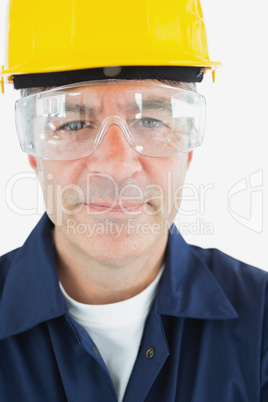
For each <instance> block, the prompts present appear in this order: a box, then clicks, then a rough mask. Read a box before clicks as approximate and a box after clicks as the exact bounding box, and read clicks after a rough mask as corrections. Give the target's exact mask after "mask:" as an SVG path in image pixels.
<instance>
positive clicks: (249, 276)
mask: <svg viewBox="0 0 268 402" xmlns="http://www.w3.org/2000/svg"><path fill="white" fill-rule="evenodd" d="M190 247H191V250H192V252H193V253H194V254H195V256H196V257H197V258H198V259H201V260H202V261H203V262H204V263H205V264H206V265H207V266H208V267H209V269H210V270H211V272H212V273H213V274H214V275H215V276H216V277H217V279H218V280H223V281H224V279H226V278H227V277H229V278H230V277H231V278H232V279H235V278H237V279H239V281H244V280H245V281H246V280H253V281H254V282H255V281H256V282H259V281H263V280H268V272H267V271H264V270H262V269H259V268H257V267H254V266H252V265H250V264H247V263H245V262H243V261H240V260H238V259H236V258H234V257H231V256H230V255H228V254H226V253H224V252H222V251H220V250H218V249H215V248H208V249H204V248H201V247H198V246H194V245H190Z"/></svg>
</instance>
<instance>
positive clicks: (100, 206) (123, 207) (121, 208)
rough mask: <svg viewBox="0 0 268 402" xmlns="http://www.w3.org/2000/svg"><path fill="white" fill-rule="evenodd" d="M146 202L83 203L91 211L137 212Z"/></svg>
mask: <svg viewBox="0 0 268 402" xmlns="http://www.w3.org/2000/svg"><path fill="white" fill-rule="evenodd" d="M145 204H147V203H146V202H144V203H140V204H117V205H114V204H109V203H85V204H84V205H85V206H86V207H88V208H90V210H92V211H99V212H101V211H102V212H104V211H106V212H116V213H120V212H121V213H124V212H136V211H137V212H138V211H140V210H141V209H142V207H143V206H144V205H145Z"/></svg>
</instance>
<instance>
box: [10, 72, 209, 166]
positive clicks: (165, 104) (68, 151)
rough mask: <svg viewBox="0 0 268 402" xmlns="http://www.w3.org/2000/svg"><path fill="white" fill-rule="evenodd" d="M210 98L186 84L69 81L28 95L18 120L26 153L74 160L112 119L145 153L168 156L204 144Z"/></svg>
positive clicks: (100, 138) (19, 108) (92, 148)
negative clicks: (207, 106)
mask: <svg viewBox="0 0 268 402" xmlns="http://www.w3.org/2000/svg"><path fill="white" fill-rule="evenodd" d="M205 109H206V107H205V99H204V97H203V96H202V95H199V94H197V93H194V92H190V91H185V90H183V89H181V88H176V87H170V86H166V85H162V84H155V83H147V82H146V83H145V82H138V81H135V82H133V81H128V82H125V81H116V80H115V81H108V82H107V81H101V82H87V83H82V84H76V85H69V86H65V87H61V88H57V89H55V90H50V91H46V92H41V93H37V94H35V95H31V96H28V97H26V98H22V99H21V100H19V101H17V103H16V125H17V131H18V136H19V139H20V144H21V147H22V149H23V150H24V151H25V152H28V153H30V154H32V155H35V156H37V157H40V158H44V159H53V160H71V159H79V158H83V157H86V156H88V155H90V154H91V153H93V152H94V151H95V150H96V149H97V148H98V146H99V145H100V143H101V142H102V141H103V138H104V137H105V134H106V132H107V130H108V129H109V127H110V126H111V125H112V124H116V125H117V126H120V128H121V129H122V132H123V133H124V134H125V136H126V139H127V140H128V142H129V144H130V145H131V146H132V147H133V149H135V150H136V151H137V152H139V153H140V154H142V155H147V156H156V157H167V156H173V155H179V154H182V153H186V152H189V151H190V150H192V149H193V148H195V147H196V146H198V145H200V144H201V142H202V139H203V134H204V129H205Z"/></svg>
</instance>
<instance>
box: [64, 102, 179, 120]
mask: <svg viewBox="0 0 268 402" xmlns="http://www.w3.org/2000/svg"><path fill="white" fill-rule="evenodd" d="M140 106H141V108H140ZM64 109H65V112H68V113H77V112H79V113H80V114H81V115H86V116H96V115H97V114H98V113H97V110H96V109H94V108H93V107H90V106H86V105H84V104H78V103H72V102H68V103H66V104H65V108H64ZM125 110H126V111H127V112H129V113H137V112H142V111H144V110H158V111H160V110H161V111H166V112H168V113H172V105H171V103H170V101H169V100H167V99H166V98H156V97H153V98H147V99H143V100H141V105H139V102H138V101H136V102H132V103H130V104H127V105H126V108H125Z"/></svg>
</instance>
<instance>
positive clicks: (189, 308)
mask: <svg viewBox="0 0 268 402" xmlns="http://www.w3.org/2000/svg"><path fill="white" fill-rule="evenodd" d="M52 229H53V224H52V222H51V221H50V219H49V218H48V216H47V214H44V215H43V217H42V219H41V220H40V222H39V223H38V224H37V226H36V227H35V228H34V230H33V231H32V233H31V234H30V236H29V237H28V239H27V240H26V242H25V244H24V245H23V246H22V247H21V248H20V249H18V250H16V251H13V252H12V253H11V254H13V259H12V261H11V263H10V266H9V267H8V272H7V274H6V280H5V284H4V288H3V290H2V298H1V302H0V339H3V338H6V337H8V336H12V335H16V334H19V333H22V332H24V331H27V330H28V329H31V328H33V327H35V326H36V325H38V324H40V323H42V322H46V321H48V320H51V319H54V318H57V317H59V316H62V315H64V314H66V313H67V312H68V309H67V306H66V304H65V301H64V298H63V296H62V294H61V291H60V288H59V278H58V273H57V267H56V258H55V250H54V246H53V237H52ZM11 254H10V256H6V258H11V257H12V255H11ZM156 308H157V309H158V311H159V313H160V314H165V315H172V316H175V317H189V318H199V319H230V318H236V317H237V313H236V311H235V310H234V308H233V306H232V305H231V303H230V301H229V300H228V298H227V296H226V295H225V294H224V292H223V290H222V288H221V286H220V284H219V283H218V281H217V280H216V278H215V277H214V275H213V274H212V273H211V271H210V269H209V266H208V264H207V263H206V261H202V260H200V258H199V257H198V256H197V254H196V253H195V251H194V246H190V245H188V244H187V243H186V242H185V241H184V239H183V238H182V236H181V235H180V233H179V231H178V230H177V229H176V227H175V226H174V225H172V226H171V228H170V232H169V239H168V245H167V250H166V256H165V269H164V272H163V275H162V278H161V282H160V285H159V290H158V295H157V298H156Z"/></svg>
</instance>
